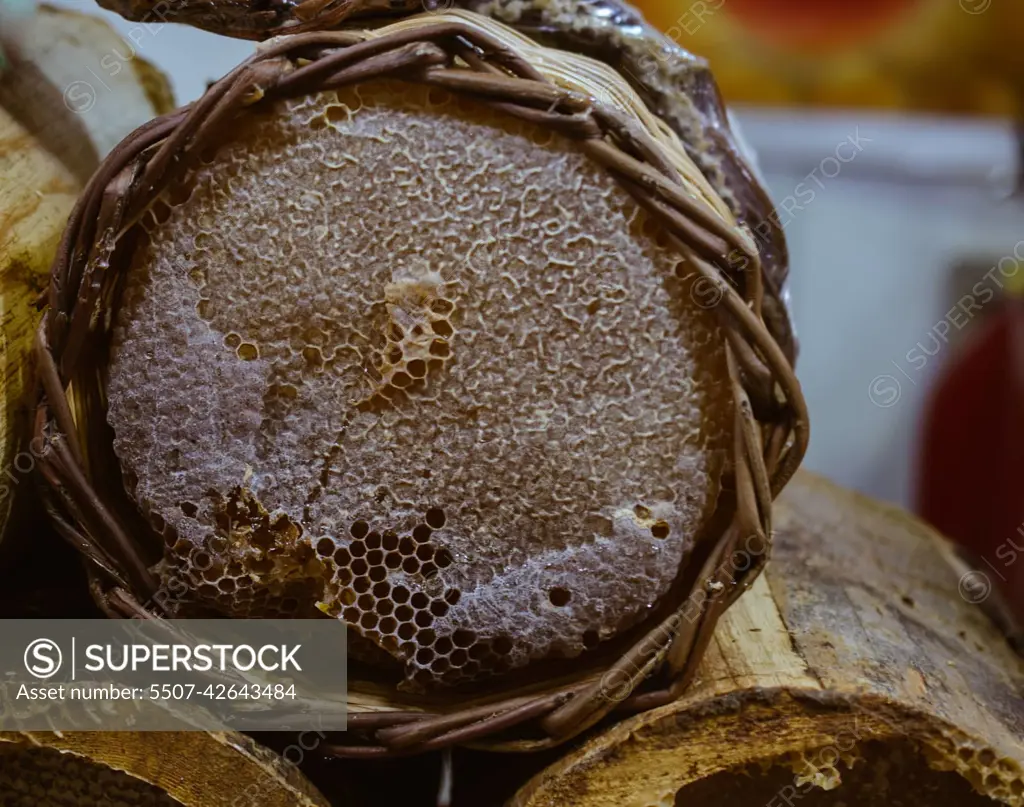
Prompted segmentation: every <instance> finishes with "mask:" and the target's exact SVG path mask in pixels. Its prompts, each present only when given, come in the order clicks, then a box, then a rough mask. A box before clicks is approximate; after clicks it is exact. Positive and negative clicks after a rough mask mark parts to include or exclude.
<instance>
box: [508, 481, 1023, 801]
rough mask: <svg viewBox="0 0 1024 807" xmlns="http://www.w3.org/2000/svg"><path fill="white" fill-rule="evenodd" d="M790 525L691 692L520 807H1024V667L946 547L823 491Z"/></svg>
mask: <svg viewBox="0 0 1024 807" xmlns="http://www.w3.org/2000/svg"><path fill="white" fill-rule="evenodd" d="M775 523H776V528H777V534H776V536H775V539H776V542H775V550H774V554H773V559H772V563H771V565H770V566H769V567H768V571H767V572H766V574H765V575H764V577H763V578H762V579H761V580H759V581H758V582H757V584H755V586H754V587H753V589H752V590H751V591H750V592H748V594H746V595H745V596H744V597H743V598H742V599H741V600H740V601H739V602H738V603H737V604H736V605H735V606H734V608H733V609H732V610H731V611H730V612H729V613H728V614H727V615H726V616H725V618H724V619H723V620H722V623H721V624H720V626H719V629H718V631H717V633H716V635H715V638H714V641H713V642H712V644H711V646H710V648H709V651H708V654H707V656H706V657H705V659H704V662H703V664H702V667H701V670H700V673H699V675H698V678H697V680H696V681H695V682H694V685H693V687H692V688H691V690H690V691H689V692H688V693H687V694H686V695H685V696H684V697H683V698H682V699H681V700H680V701H677V702H675V703H673V704H670V705H668V706H665V707H663V708H660V709H656V710H654V711H651V712H648V713H646V714H642V715H639V716H637V717H634V718H631V719H629V720H627V721H625V722H623V723H621V724H619V725H616V726H614V727H612V728H611V729H609V730H607V731H606V732H605V733H603V734H599V735H597V736H595V737H593V738H591V739H590V740H589V741H587V742H586V743H584V744H583V745H581V746H580V747H579V748H577V749H576V750H575V751H573V752H572V753H570V754H569V755H568V756H566V757H565V758H564V759H562V760H561V761H560V762H558V763H557V764H555V765H554V766H552V767H551V768H549V769H547V770H546V771H544V772H543V773H541V774H540V775H539V776H537V777H535V778H534V779H533V780H532V781H531V782H530V783H528V784H527V785H526V786H525V787H524V788H523V789H522V790H521V791H520V792H519V794H518V795H517V796H516V797H515V799H514V800H513V801H512V802H511V804H512V805H514V807H527V806H529V807H549V806H553V805H559V807H606V806H607V807H610V806H611V805H616V807H650V805H658V806H659V807H661V806H662V805H666V806H668V807H671V806H672V805H687V807H702V806H703V805H705V804H707V805H712V804H714V805H716V807H717V806H718V805H744V806H745V805H765V807H779V806H780V805H792V804H795V803H797V802H799V803H800V804H801V805H813V806H814V807H817V806H818V805H837V806H838V805H839V804H844V803H845V804H858V805H876V804H877V805H883V804H885V805H888V804H897V803H904V804H928V805H946V804H949V805H954V804H955V805H958V807H959V806H960V805H965V807H975V805H985V804H1006V805H1015V806H1017V807H1019V806H1020V805H1024V662H1022V661H1021V659H1020V658H1019V657H1018V656H1016V655H1015V654H1014V653H1013V651H1012V650H1011V648H1010V646H1009V644H1008V642H1007V641H1006V637H1005V636H1004V635H1003V634H1002V633H1001V632H1000V631H999V630H998V629H997V628H996V627H995V626H994V625H993V624H992V623H991V622H990V621H989V620H988V618H987V617H986V616H985V614H984V612H983V611H982V610H981V609H979V608H978V607H977V605H974V604H971V603H969V602H967V601H966V600H965V599H963V598H962V597H961V596H960V595H959V593H958V577H959V570H955V569H954V568H953V567H952V566H951V565H950V564H949V563H948V560H947V558H948V555H949V545H948V544H947V542H946V541H944V539H942V538H940V537H939V536H938V535H936V534H935V533H933V532H932V531H931V530H929V529H928V528H927V527H925V526H924V525H922V524H921V523H920V522H918V521H916V520H915V519H913V518H911V517H909V516H907V515H905V514H903V513H901V512H899V511H897V510H896V509H894V508H888V507H884V506H882V505H878V504H875V503H873V502H870V501H869V500H867V499H865V498H863V497H860V496H857V495H855V494H852V493H849V492H846V491H843V490H841V489H839V488H837V487H835V486H833V485H831V484H829V483H827V482H825V481H823V480H820V479H817V478H815V477H812V476H810V475H808V474H802V475H800V476H798V477H797V479H796V480H795V481H794V483H793V484H792V485H791V487H790V488H789V489H788V490H787V491H786V493H784V494H783V496H782V498H781V500H780V502H779V504H778V507H777V509H776V513H775ZM742 560H743V559H742V558H737V559H736V561H737V562H742ZM787 799H788V801H787Z"/></svg>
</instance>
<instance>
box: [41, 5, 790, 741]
mask: <svg viewBox="0 0 1024 807" xmlns="http://www.w3.org/2000/svg"><path fill="white" fill-rule="evenodd" d="M104 189H105V195H104V194H103V193H102V192H103V191H104ZM88 205H95V206H96V208H97V209H96V212H97V213H98V215H99V222H100V223H99V225H98V226H97V227H96V229H95V230H92V231H91V230H90V225H89V224H87V222H89V221H90V217H89V214H88ZM78 214H79V215H78V216H77V217H74V218H73V220H72V225H71V229H69V239H68V241H66V245H70V244H73V243H74V242H75V241H76V240H78V241H79V243H80V245H81V240H83V239H85V240H91V241H92V242H93V246H92V247H91V248H87V250H86V251H89V252H91V253H92V256H91V258H90V260H88V261H86V262H84V263H79V262H78V258H77V255H78V254H81V253H80V252H77V251H76V255H75V256H74V257H73V256H72V254H71V253H70V252H65V253H64V254H63V255H62V256H61V257H59V258H58V262H57V264H56V266H55V274H54V277H55V286H54V295H53V300H52V302H53V304H54V306H53V309H52V310H51V316H50V318H49V319H48V327H49V330H48V331H47V332H46V333H45V334H44V342H45V344H46V345H47V347H48V348H49V351H48V352H49V353H50V354H51V355H52V357H53V358H54V361H53V363H52V364H51V365H47V366H46V367H44V379H43V380H44V387H45V388H46V392H47V400H48V402H49V404H50V405H51V407H52V411H53V414H54V416H55V421H56V430H57V431H58V432H60V431H61V430H64V429H65V426H67V430H66V432H70V431H71V430H72V429H71V426H70V424H69V423H68V421H67V418H66V414H65V413H64V412H62V411H61V409H62V406H61V404H60V402H59V401H57V402H56V405H54V404H55V402H54V400H52V396H53V391H54V390H55V389H57V388H58V387H57V386H56V385H57V384H59V383H60V373H61V372H64V373H69V374H71V375H76V374H77V373H79V372H84V371H86V367H87V366H88V361H87V359H86V356H89V357H93V356H96V355H98V354H97V352H96V351H91V350H89V349H87V348H88V347H90V346H91V345H90V342H91V340H97V342H98V343H102V346H103V350H102V358H103V362H102V365H101V366H100V367H99V368H98V369H99V375H100V385H101V386H100V388H99V389H96V390H95V391H96V392H97V393H99V394H98V395H93V394H92V392H91V390H92V389H93V388H92V387H90V386H89V384H90V383H91V382H87V381H86V380H85V378H84V377H83V376H77V378H78V381H76V382H73V386H74V388H75V390H76V393H77V395H78V396H79V397H78V398H74V397H73V398H72V404H74V405H78V406H83V407H85V408H87V409H89V411H90V412H91V418H90V417H88V416H86V417H80V418H79V421H80V422H82V423H85V424H86V429H85V433H84V436H85V438H86V442H87V443H88V445H89V451H88V456H89V461H88V462H87V463H86V462H85V461H84V457H75V456H74V449H73V448H72V446H68V447H66V449H63V453H62V446H61V444H60V441H59V440H58V450H57V451H56V452H55V458H56V461H55V462H54V463H53V464H52V465H50V466H48V468H47V470H49V472H50V477H51V481H52V482H53V483H54V488H55V490H56V491H57V492H58V493H59V494H61V495H63V496H64V497H65V500H66V502H67V504H68V505H70V507H71V508H72V509H76V510H77V511H78V515H79V516H81V518H80V524H82V525H83V526H84V525H86V524H87V523H88V522H89V521H90V517H91V518H92V519H98V520H99V522H100V523H102V524H103V526H104V529H105V530H107V535H108V537H107V540H106V542H105V544H104V545H101V546H98V547H96V551H95V552H90V554H92V555H93V558H94V560H96V561H97V563H98V564H99V565H100V566H101V567H102V568H103V570H104V571H105V573H106V574H107V575H108V576H113V577H114V580H113V582H115V583H116V584H119V587H118V588H117V591H118V592H119V593H118V596H117V597H115V598H113V599H108V600H107V602H106V605H107V606H108V607H113V608H114V610H122V611H126V610H127V611H128V612H131V611H133V610H139V609H140V608H144V607H145V606H146V603H145V602H144V600H146V599H149V600H150V603H153V602H155V603H159V604H160V606H161V608H162V610H163V611H164V612H165V613H170V614H172V615H197V614H211V613H212V614H217V613H219V614H226V615H230V616H240V617H247V616H256V617H271V616H307V617H308V616H323V615H327V616H330V617H334V618H338V619H341V620H343V621H344V622H345V623H346V624H347V625H348V626H349V627H350V629H351V632H352V634H353V642H352V652H353V653H354V654H355V655H356V656H357V657H358V658H359V659H360V660H362V661H364V662H368V663H369V664H370V665H371V666H372V667H373V668H375V669H382V668H383V669H386V670H390V671H392V672H395V673H400V674H401V676H400V677H401V678H402V679H403V683H402V684H401V687H402V688H404V689H407V690H412V691H420V690H423V689H428V688H433V689H436V688H437V687H438V685H443V684H463V683H467V682H478V681H481V680H483V679H487V678H490V677H492V676H493V675H494V674H495V673H501V672H507V671H509V670H511V669H515V668H521V667H524V666H526V665H527V664H529V663H531V662H536V661H542V660H544V661H549V660H553V659H560V658H576V657H578V656H580V655H581V654H585V652H586V651H588V650H593V649H594V648H596V647H598V645H601V644H602V643H603V642H604V641H606V640H609V641H610V640H613V639H617V640H620V641H626V642H627V643H628V642H629V641H632V640H631V639H629V637H630V636H634V638H635V636H636V634H635V631H634V629H637V630H641V631H645V630H650V631H652V632H653V635H654V637H655V638H654V639H653V640H652V641H647V642H641V643H640V645H639V646H638V647H634V648H633V649H632V650H630V651H629V652H627V653H626V656H625V657H624V659H623V662H622V663H623V664H626V665H631V666H634V667H636V670H635V671H631V672H630V673H629V674H627V675H626V676H625V678H626V679H628V681H629V685H628V686H625V687H623V686H622V685H620V679H621V678H622V675H617V677H616V679H615V681H616V691H617V692H618V691H620V690H623V689H624V690H625V691H626V692H627V694H628V691H630V690H631V689H632V688H633V687H634V686H635V684H636V683H637V682H639V681H640V680H642V679H643V678H644V677H646V676H647V675H648V674H649V673H650V671H651V670H653V669H654V668H655V667H657V666H658V665H659V664H661V663H662V662H663V661H664V660H665V659H666V656H668V657H669V663H670V665H671V666H673V667H676V668H677V671H678V672H680V673H681V672H682V671H683V670H684V669H685V668H686V659H687V658H688V656H689V655H690V651H694V652H697V654H698V655H699V650H700V646H701V642H702V641H703V639H702V636H704V635H706V633H707V631H708V630H709V626H710V625H713V622H714V619H715V614H716V612H717V611H720V610H721V609H722V608H724V607H725V606H726V605H727V604H728V602H729V601H731V599H732V598H734V597H735V596H736V595H737V594H738V593H739V591H741V590H742V588H743V585H744V581H743V580H742V579H741V578H742V575H738V574H734V575H731V576H729V575H726V577H727V578H728V579H727V581H726V582H727V584H726V583H723V581H721V580H719V579H717V578H718V577H721V576H722V575H721V574H720V571H721V569H722V567H723V564H722V560H723V559H724V558H727V557H728V554H729V552H731V550H732V548H733V545H734V544H735V543H736V542H738V541H740V540H747V541H749V540H750V538H751V537H760V539H761V540H762V541H767V540H768V534H769V530H768V528H767V519H768V512H769V510H770V500H771V498H772V496H773V495H774V494H775V493H777V492H778V490H779V489H780V488H781V487H782V485H784V484H785V481H786V479H788V477H789V475H791V473H792V470H793V468H794V467H795V465H796V463H797V462H798V461H799V457H800V455H801V454H802V451H803V447H804V443H805V439H806V434H805V429H804V417H803V412H802V403H801V402H800V398H799V390H798V388H797V386H796V382H795V380H794V379H793V376H792V372H791V369H790V368H789V365H788V362H787V360H786V358H785V355H784V353H783V351H782V350H781V349H780V348H779V346H778V344H777V343H776V342H775V341H774V340H773V339H772V336H771V334H770V333H769V332H768V330H767V329H766V328H765V326H764V324H763V321H762V319H761V302H762V297H763V283H762V279H761V275H760V271H761V270H760V267H759V264H758V259H757V253H756V249H755V248H754V246H753V243H752V240H751V239H750V238H749V237H748V236H747V235H746V234H744V233H743V231H742V230H741V229H740V228H739V227H738V226H737V225H736V224H735V222H734V220H733V219H732V216H731V214H730V212H729V209H728V207H727V206H726V205H725V204H724V202H722V200H721V199H720V197H719V196H718V194H717V193H716V192H715V190H714V189H713V188H712V187H711V185H710V184H709V183H708V182H707V180H705V179H704V177H703V176H702V174H701V173H700V171H699V170H698V169H697V168H696V167H695V165H694V164H693V162H692V161H690V159H689V158H688V157H687V156H686V153H685V151H684V150H683V148H682V146H681V144H680V143H679V141H678V139H677V138H676V137H675V136H674V135H672V134H671V133H670V132H669V130H668V129H667V127H666V126H664V124H662V123H661V122H660V121H659V120H658V119H657V118H655V117H654V116H653V115H652V114H651V113H650V112H649V111H648V110H647V109H646V108H645V107H644V106H643V104H642V103H641V102H640V100H639V99H638V98H637V97H636V96H635V95H634V94H633V93H632V92H631V91H630V90H629V88H628V86H627V85H626V84H625V82H624V81H622V79H621V78H620V77H619V76H618V75H617V74H615V73H614V72H613V71H612V70H610V69H609V68H607V67H605V66H604V65H601V64H599V63H597V62H592V61H590V60H588V59H585V58H583V57H578V56H573V55H570V54H566V53H561V52H558V51H553V50H548V49H545V48H542V47H540V46H538V45H536V44H535V43H533V42H531V41H530V40H527V39H524V38H523V37H521V36H519V35H517V34H515V33H514V32H513V31H511V30H510V29H506V28H504V27H503V26H501V25H499V24H497V23H494V22H491V21H488V20H485V19H484V18H481V17H478V16H476V15H473V14H470V13H467V12H449V13H446V14H435V15H427V16H425V17H422V18H413V19H410V20H406V21H403V22H400V23H397V24H395V25H392V26H389V27H387V28H383V29H377V30H374V31H370V32H343V33H323V34H308V35H302V36H297V37H292V38H287V39H282V40H278V41H275V42H273V43H270V44H269V45H268V46H267V47H266V48H265V49H263V50H262V51H261V52H260V53H259V54H258V55H257V57H256V59H255V60H254V61H253V62H252V63H250V64H249V65H246V66H244V67H242V68H240V69H239V70H237V71H235V72H234V73H232V74H231V76H229V77H228V78H227V79H225V80H224V81H223V82H221V83H219V84H217V85H215V86H214V87H213V88H211V90H210V92H209V93H208V94H207V96H206V97H205V98H204V99H203V100H201V101H200V102H198V103H197V104H196V105H194V106H193V107H192V108H189V109H186V110H183V111H181V112H179V113H177V114H176V115H174V116H169V117H168V118H166V119H162V120H158V121H156V122H154V124H152V125H151V126H150V127H147V128H145V129H143V130H140V131H139V132H137V133H136V135H135V136H134V137H133V138H132V139H131V140H130V141H129V142H127V143H126V144H124V146H123V148H122V149H121V150H120V151H119V152H118V153H117V154H116V155H115V157H114V158H112V159H111V160H110V161H108V163H107V164H106V165H105V166H104V169H101V172H100V174H99V175H98V177H97V178H96V179H94V182H93V185H92V186H91V187H90V190H89V191H88V192H87V195H86V197H85V200H84V201H83V203H82V205H81V206H80V210H79V211H78ZM118 235H120V237H118ZM111 236H113V237H111ZM105 266H110V267H111V268H112V269H115V270H116V271H114V272H107V273H104V274H102V275H101V274H99V272H100V270H101V269H102V267H105ZM75 288H77V289H78V290H79V292H78V294H79V296H78V298H77V299H75V298H74V297H73V296H72V295H71V294H70V292H71V290H72V289H75ZM97 313H99V314H102V316H96V314H97ZM73 368H74V369H73ZM47 373H49V375H47ZM62 386H63V385H62ZM96 418H103V419H105V420H106V421H107V423H108V424H109V426H110V427H111V429H112V432H113V440H112V448H113V453H111V452H110V448H111V446H110V443H109V438H106V432H104V431H102V430H101V429H98V428H96V427H95V425H94V426H93V428H88V422H89V421H90V420H91V421H92V422H93V424H95V419H96ZM43 424H44V421H43V420H40V428H41V429H44V428H45V427H44V425H43ZM105 439H106V440H107V443H106V445H104V440H105ZM79 462H81V464H82V465H83V466H86V467H85V473H83V475H82V477H81V478H75V479H71V477H69V476H68V475H67V468H66V467H65V466H66V465H67V464H69V463H70V465H71V466H77V465H78V463H79ZM101 462H104V463H109V466H108V467H110V468H111V469H112V468H114V467H116V468H118V469H120V471H121V472H122V473H123V475H124V480H125V486H124V487H125V488H126V489H127V492H128V497H129V498H130V500H131V502H129V501H128V500H126V499H125V497H124V491H120V493H119V492H118V491H117V490H116V489H115V487H116V486H111V487H110V488H109V489H107V488H104V490H103V491H102V495H97V490H96V485H97V484H98V482H97V481H96V480H98V479H99V477H100V476H101V474H99V473H98V465H99V463H101ZM90 466H91V467H90ZM61 475H63V478H58V477H60V476H61ZM82 483H84V484H82ZM109 483H110V480H109V478H108V479H107V480H106V482H105V483H104V484H109ZM723 490H724V494H723ZM83 497H84V498H83ZM83 508H85V509H88V510H91V512H89V513H84V512H83ZM115 511H116V512H115ZM133 511H134V512H136V513H141V514H142V515H143V516H144V518H145V520H146V522H147V523H148V527H149V530H150V531H151V532H152V533H155V534H156V535H157V536H159V538H160V539H162V540H161V541H160V546H161V547H162V549H161V550H160V551H161V555H162V557H161V558H159V559H158V558H156V557H154V556H152V555H149V556H147V554H146V552H147V551H150V550H152V549H153V548H154V547H153V545H152V544H151V545H149V546H148V547H147V546H146V544H145V543H144V542H142V541H139V540H138V539H132V538H128V530H127V529H124V528H122V527H121V526H120V525H121V524H123V523H124V522H123V519H125V518H132V517H134V516H132V515H131V514H132V512H133ZM125 513H127V514H128V515H123V514H125ZM716 514H717V515H716ZM730 515H733V518H732V524H731V526H730V527H729V528H728V529H727V530H725V532H724V534H723V531H722V528H721V527H719V528H718V529H713V528H712V527H713V522H714V523H715V524H718V523H721V524H723V525H724V524H728V522H729V516H730ZM713 517H716V518H714V519H713ZM64 526H68V525H67V524H65V525H64ZM71 529H72V531H74V527H73V526H72V528H71ZM101 532H102V531H101ZM702 537H704V538H706V539H707V546H706V547H705V548H704V549H703V550H702V552H701V559H702V561H704V562H705V566H706V569H705V573H702V574H701V575H700V576H699V579H698V582H697V585H698V590H699V591H700V592H701V593H702V594H703V597H704V599H703V600H702V601H701V603H700V605H699V606H698V611H699V612H700V613H703V614H704V618H703V619H698V620H691V622H692V624H691V625H690V626H689V627H686V626H684V625H683V618H682V610H681V609H682V608H683V606H684V605H685V604H686V602H687V594H688V591H687V590H686V589H685V588H684V587H683V574H684V572H686V570H687V564H688V561H689V559H690V557H691V555H692V554H693V552H694V550H695V548H697V546H698V542H699V539H700V538H702ZM76 540H79V541H80V542H81V543H85V544H87V545H88V544H89V543H90V541H92V543H94V544H100V543H101V542H100V541H96V540H95V536H94V535H91V534H90V535H85V534H84V533H83V532H82V531H78V532H76ZM722 553H725V555H724V556H723V555H722ZM125 554H127V557H124V555H125ZM154 561H156V562H154ZM112 567H113V568H112ZM745 571H746V572H748V573H749V574H750V575H756V570H750V569H748V570H745ZM691 576H692V575H691ZM126 591H130V592H131V594H130V595H129V594H126V593H125V592H126ZM132 598H134V600H135V604H134V605H131V604H129V605H126V602H127V601H128V600H130V599H132ZM691 600H692V597H691ZM645 626H646V627H645ZM631 631H633V633H631ZM640 635H642V634H640ZM687 647H689V648H690V650H689V651H688V650H687ZM670 648H671V650H670ZM621 649H625V648H620V650H621ZM591 655H593V654H591ZM592 667H593V665H591V668H592ZM581 669H582V668H581ZM616 672H617V673H621V670H619V671H616ZM498 686H499V691H500V688H501V687H502V686H506V687H507V686H508V685H498ZM577 690H579V687H576V689H573V694H580V692H578V691H577ZM600 696H601V693H600V692H597V691H592V692H590V693H589V694H588V695H587V696H586V697H583V696H582V695H581V696H580V697H578V698H575V699H574V700H573V702H572V703H571V704H566V703H565V700H567V696H566V698H562V699H561V700H558V702H552V704H551V709H554V708H555V707H557V706H563V705H564V706H566V707H567V708H569V709H570V712H574V713H575V712H578V710H580V709H581V708H583V707H581V705H580V704H583V703H590V704H592V705H594V706H595V708H593V709H587V711H588V717H587V718H586V719H594V717H595V715H596V714H597V713H598V712H600V711H601V710H605V711H607V709H608V708H610V707H609V706H607V705H599V704H597V701H598V700H599V698H600ZM556 700H557V699H556ZM604 700H608V699H607V698H604ZM551 709H549V711H551ZM527 711H528V710H527ZM524 714H525V713H524ZM566 715H567V713H563V715H562V719H563V720H568V719H569V718H568V717H567V716H566ZM527 716H528V715H527ZM534 716H536V715H534ZM577 718H579V715H578V714H577V715H576V717H575V718H573V720H570V721H569V722H575V723H577V724H578V725H582V724H583V723H584V722H586V720H585V719H577ZM555 722H556V723H557V719H555ZM552 725H554V724H552ZM554 733H556V734H558V733H564V732H561V731H554Z"/></svg>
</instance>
